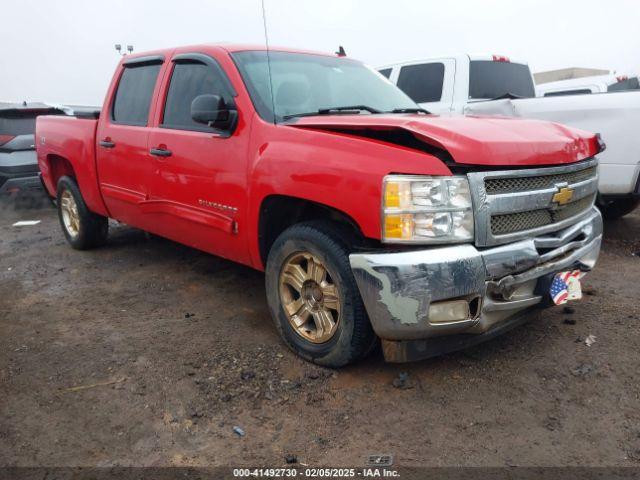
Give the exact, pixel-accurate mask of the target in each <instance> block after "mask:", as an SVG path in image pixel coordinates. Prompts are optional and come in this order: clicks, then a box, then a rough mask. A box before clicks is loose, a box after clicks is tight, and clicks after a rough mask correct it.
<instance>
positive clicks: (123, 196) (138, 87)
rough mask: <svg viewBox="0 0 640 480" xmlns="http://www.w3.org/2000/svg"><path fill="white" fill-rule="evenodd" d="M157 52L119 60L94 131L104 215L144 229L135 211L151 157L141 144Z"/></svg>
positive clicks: (145, 184)
mask: <svg viewBox="0 0 640 480" xmlns="http://www.w3.org/2000/svg"><path fill="white" fill-rule="evenodd" d="M162 63H163V59H162V57H141V58H140V57H139V58H133V59H131V60H129V61H125V62H124V63H123V65H122V66H121V71H120V74H119V78H118V81H117V85H116V86H115V87H114V93H113V94H112V95H111V102H110V105H109V106H108V109H107V111H103V112H102V113H101V118H100V121H99V122H98V131H97V133H96V139H97V146H96V152H97V153H96V158H97V162H98V174H99V182H100V188H101V191H102V194H103V197H104V201H105V204H106V205H107V208H108V210H109V214H110V216H112V217H113V218H116V219H117V220H120V221H122V222H125V223H128V224H131V225H135V226H138V227H142V228H144V227H145V226H146V224H145V222H144V218H142V216H141V215H140V212H141V210H140V207H141V204H142V202H144V201H145V200H146V199H147V198H148V194H149V191H148V181H149V177H150V176H151V173H152V159H151V157H150V156H149V149H148V145H147V141H148V136H149V118H150V114H151V107H152V103H153V102H152V100H153V98H155V91H156V88H157V87H158V84H159V82H158V78H159V76H160V71H161V68H162Z"/></svg>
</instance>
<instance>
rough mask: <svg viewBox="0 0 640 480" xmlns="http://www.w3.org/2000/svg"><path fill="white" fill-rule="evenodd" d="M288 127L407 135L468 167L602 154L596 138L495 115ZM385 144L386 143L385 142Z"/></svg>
mask: <svg viewBox="0 0 640 480" xmlns="http://www.w3.org/2000/svg"><path fill="white" fill-rule="evenodd" d="M288 125H290V126H293V127H299V128H310V129H319V130H327V131H332V132H336V133H346V134H352V135H358V134H359V132H362V134H363V136H366V137H367V138H374V139H375V132H385V131H390V130H391V131H393V130H404V131H407V132H410V133H411V134H413V136H415V137H416V138H417V139H418V140H420V141H422V142H424V143H426V144H428V145H430V146H431V147H436V148H438V149H441V150H444V151H446V152H448V153H449V154H450V155H451V157H452V158H453V160H454V161H455V162H456V163H460V164H468V165H492V166H493V165H496V166H497V165H512V166H525V165H558V164H563V163H573V162H577V161H580V160H583V159H585V158H588V157H592V156H593V155H595V154H597V153H598V152H599V151H600V146H599V141H598V138H597V136H596V135H595V134H593V133H588V132H585V131H583V130H578V129H575V128H570V127H566V126H564V125H560V124H557V123H552V122H544V121H539V120H525V119H519V118H510V117H496V116H469V115H467V116H462V115H450V116H444V115H443V116H439V115H420V114H402V115H384V114H380V115H366V114H362V115H331V116H328V115H327V116H324V115H323V116H320V115H318V116H311V117H300V118H297V119H296V120H295V121H293V122H292V123H289V124H288ZM383 141H384V140H383Z"/></svg>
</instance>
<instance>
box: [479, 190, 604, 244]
mask: <svg viewBox="0 0 640 480" xmlns="http://www.w3.org/2000/svg"><path fill="white" fill-rule="evenodd" d="M593 201H594V195H590V196H588V197H585V198H581V199H580V200H576V201H575V202H571V203H568V204H567V205H565V206H564V207H562V208H560V209H557V210H553V209H550V208H543V209H539V210H529V211H526V212H518V213H508V214H506V215H493V216H492V217H491V233H493V234H494V235H504V234H507V233H513V232H521V231H524V230H531V229H533V228H540V227H545V226H547V225H552V224H554V223H556V222H561V221H562V220H566V219H567V218H571V217H573V216H575V215H578V214H579V213H581V212H583V211H584V210H587V209H588V208H590V207H591V205H592V204H593Z"/></svg>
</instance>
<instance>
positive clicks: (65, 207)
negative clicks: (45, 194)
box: [57, 177, 109, 250]
mask: <svg viewBox="0 0 640 480" xmlns="http://www.w3.org/2000/svg"><path fill="white" fill-rule="evenodd" d="M57 207H58V219H59V220H60V226H61V227H62V231H63V232H64V236H65V238H66V239H67V241H68V242H69V244H70V245H71V246H72V247H73V248H75V249H77V250H86V249H89V248H93V247H98V246H100V245H103V244H104V243H105V242H106V240H107V235H108V233H109V220H108V219H107V217H103V216H102V215H97V214H95V213H93V212H91V211H90V210H89V209H88V208H87V205H86V204H85V203H84V199H83V198H82V194H81V193H80V189H79V188H78V185H77V184H76V182H75V180H74V179H73V178H71V177H61V178H60V180H59V181H58V191H57Z"/></svg>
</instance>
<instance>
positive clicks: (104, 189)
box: [36, 45, 598, 269]
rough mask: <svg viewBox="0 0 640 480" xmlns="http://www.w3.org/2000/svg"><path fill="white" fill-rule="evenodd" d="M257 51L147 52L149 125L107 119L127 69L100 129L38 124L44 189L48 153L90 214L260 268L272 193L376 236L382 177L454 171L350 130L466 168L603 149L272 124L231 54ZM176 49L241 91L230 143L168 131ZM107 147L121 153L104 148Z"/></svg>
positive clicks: (523, 126) (570, 142) (515, 131)
mask: <svg viewBox="0 0 640 480" xmlns="http://www.w3.org/2000/svg"><path fill="white" fill-rule="evenodd" d="M261 49H264V47H253V46H243V45H238V46H224V47H221V46H194V47H181V48H178V49H171V50H165V51H157V52H148V53H144V54H142V55H143V56H146V55H163V56H164V57H165V61H164V64H163V66H162V68H161V71H160V73H159V76H158V80H157V83H156V86H155V90H154V97H153V101H152V105H151V109H150V113H149V121H148V125H147V126H146V127H131V126H124V125H115V124H113V123H112V122H111V120H110V115H109V111H110V108H111V103H112V99H113V96H114V92H115V90H116V86H117V82H118V78H119V76H120V74H121V71H122V68H123V67H122V65H120V66H119V67H118V69H117V71H116V74H115V75H114V79H113V80H112V83H111V86H110V88H109V91H108V93H107V96H106V99H105V103H104V107H103V110H102V114H101V116H100V119H99V120H98V121H97V122H96V121H95V120H86V119H83V120H80V119H75V118H65V117H39V118H38V121H37V122H38V123H37V128H36V138H38V139H39V138H41V137H45V138H46V141H45V143H44V144H40V142H38V146H37V149H38V159H39V162H40V166H41V169H42V173H43V177H44V181H45V184H46V185H47V189H48V190H49V191H50V193H52V194H55V185H54V182H55V175H53V172H52V171H51V169H50V168H48V159H49V158H50V157H51V156H52V155H56V156H59V157H62V158H65V159H68V161H69V162H70V164H71V165H72V166H73V169H74V172H75V174H76V176H77V179H78V183H79V185H80V190H81V192H82V194H83V196H84V198H85V200H86V201H87V204H88V205H89V208H90V209H91V210H93V211H95V212H97V213H100V214H102V215H108V216H110V217H113V218H116V219H118V220H120V221H123V222H126V223H128V224H130V225H133V226H136V227H139V228H142V229H144V230H148V231H151V232H153V233H157V234H159V235H162V236H165V237H167V238H170V239H173V240H175V241H178V242H181V243H184V244H187V245H190V246H192V247H195V248H198V249H201V250H204V251H206V252H209V253H213V254H216V255H219V256H222V257H225V258H229V259H232V260H234V261H237V262H240V263H244V264H247V265H251V266H253V267H255V268H258V269H262V268H263V265H262V260H261V258H260V250H259V240H258V225H259V216H260V210H261V205H262V203H263V201H264V200H265V199H266V198H268V197H269V196H272V195H286V196H291V197H297V198H300V199H306V200H309V201H313V202H317V203H320V204H323V205H326V206H329V207H332V208H334V209H336V210H339V211H341V212H343V213H344V214H345V215H347V216H348V217H350V218H351V219H352V220H353V221H354V222H355V223H356V224H357V225H358V226H359V228H360V230H361V231H362V233H363V234H364V235H365V236H366V237H369V238H373V239H379V238H380V207H381V194H382V192H381V188H382V179H383V177H384V176H385V175H387V174H390V173H406V174H422V175H451V171H450V170H449V168H448V167H447V166H446V165H445V164H444V163H443V162H442V161H441V160H440V159H438V158H437V157H436V156H434V155H431V154H429V153H426V152H425V151H421V150H415V149H411V148H408V147H403V146H398V145H393V144H389V143H385V142H382V141H377V140H372V139H368V138H364V137H362V136H358V135H354V134H353V130H359V129H362V130H372V129H384V130H390V129H391V130H393V129H403V130H406V131H409V132H410V133H412V134H413V135H414V136H416V138H418V139H420V140H422V141H424V142H425V143H428V144H430V145H434V146H437V147H438V148H440V149H443V150H446V151H447V152H449V154H450V155H451V156H452V157H453V158H454V160H455V161H456V162H458V163H461V164H476V165H483V166H486V165H495V166H501V165H505V166H507V165H517V166H523V165H550V164H562V163H570V162H575V161H578V160H581V159H583V158H586V157H590V156H593V155H594V154H596V153H597V148H598V147H597V142H596V139H595V136H594V135H591V134H587V133H585V132H580V131H577V130H574V129H569V128H566V127H563V126H560V125H555V124H550V123H545V122H538V121H528V120H520V119H503V118H495V117H491V118H479V117H436V116H431V115H429V116H425V115H360V116H356V115H334V116H321V117H320V116H317V117H304V118H299V119H297V120H295V121H293V122H292V123H291V124H287V125H284V124H280V125H274V124H272V123H268V122H265V121H264V120H262V119H261V118H260V117H259V116H258V114H257V113H256V111H255V109H254V107H253V104H252V103H251V99H250V97H249V95H248V93H247V90H246V89H245V86H244V83H243V81H242V79H241V77H240V75H239V73H238V71H237V69H236V67H235V65H234V63H233V60H232V59H231V57H230V55H229V52H230V51H240V50H261ZM180 53H204V54H206V55H209V56H211V57H213V58H215V59H216V60H217V61H218V63H219V64H220V66H221V67H222V68H223V70H224V71H225V72H226V74H227V76H228V78H229V81H230V82H231V84H232V85H233V87H234V89H235V90H236V92H237V97H236V98H235V102H236V105H237V109H238V113H239V120H238V125H237V128H236V130H235V131H234V133H233V135H231V136H230V137H228V138H223V137H219V136H216V135H214V134H212V133H203V132H197V131H186V130H174V129H169V128H164V127H162V115H163V114H162V112H163V110H164V101H165V97H166V93H167V90H168V87H169V82H170V79H171V73H172V69H173V63H172V62H171V58H172V56H174V55H177V54H180ZM133 57H135V56H133ZM127 58H132V57H127ZM96 123H97V125H96ZM329 130H334V131H329ZM340 130H349V131H350V132H340ZM103 139H108V140H110V141H112V142H114V143H115V144H116V146H115V147H114V148H113V149H104V148H102V147H100V146H97V142H99V141H100V140H103ZM157 147H162V148H165V149H168V150H171V152H172V155H171V156H170V157H166V158H164V157H154V156H152V155H150V154H149V149H150V148H157ZM96 152H97V154H96ZM103 198H104V201H103Z"/></svg>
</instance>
